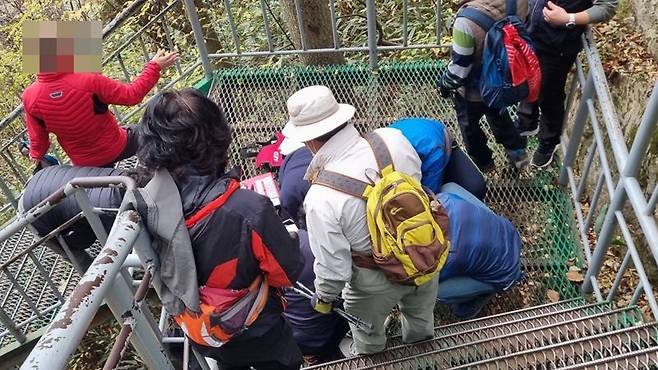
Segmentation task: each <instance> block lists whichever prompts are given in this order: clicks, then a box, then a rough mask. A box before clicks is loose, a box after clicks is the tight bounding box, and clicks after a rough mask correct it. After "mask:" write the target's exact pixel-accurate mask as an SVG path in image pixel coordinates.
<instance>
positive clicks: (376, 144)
mask: <svg viewBox="0 0 658 370" xmlns="http://www.w3.org/2000/svg"><path fill="white" fill-rule="evenodd" d="M366 140H367V141H368V144H370V148H372V152H373V153H374V154H375V160H376V161H377V166H378V167H379V171H381V172H382V174H385V173H387V172H392V171H395V165H393V157H391V152H389V150H388V146H386V142H384V139H382V137H381V136H379V135H377V134H376V133H374V132H371V133H369V134H367V135H366Z"/></svg>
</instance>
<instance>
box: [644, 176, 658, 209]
mask: <svg viewBox="0 0 658 370" xmlns="http://www.w3.org/2000/svg"><path fill="white" fill-rule="evenodd" d="M656 203H658V184H656V187H654V188H653V193H652V194H651V199H649V202H648V203H647V211H646V212H645V213H646V215H647V216H651V214H652V213H653V212H654V211H655V210H656Z"/></svg>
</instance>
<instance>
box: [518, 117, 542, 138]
mask: <svg viewBox="0 0 658 370" xmlns="http://www.w3.org/2000/svg"><path fill="white" fill-rule="evenodd" d="M514 128H516V131H517V132H518V133H519V135H521V136H534V135H537V133H538V132H539V123H538V122H533V123H530V124H527V123H522V122H521V120H520V119H518V118H517V119H516V120H514Z"/></svg>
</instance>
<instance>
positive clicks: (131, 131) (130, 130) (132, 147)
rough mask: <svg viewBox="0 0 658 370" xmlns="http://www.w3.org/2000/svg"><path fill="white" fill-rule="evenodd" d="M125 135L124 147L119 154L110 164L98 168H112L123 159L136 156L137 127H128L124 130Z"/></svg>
mask: <svg viewBox="0 0 658 370" xmlns="http://www.w3.org/2000/svg"><path fill="white" fill-rule="evenodd" d="M125 130H126V134H127V136H128V138H127V140H126V146H125V147H123V150H122V151H121V154H119V156H118V157H116V158H115V159H114V160H113V161H112V162H110V163H108V164H106V165H104V166H100V167H114V165H115V164H116V163H117V162H120V161H122V160H124V159H127V158H130V157H132V156H134V155H135V154H137V149H138V148H139V137H138V136H137V125H133V126H128V127H126V128H125Z"/></svg>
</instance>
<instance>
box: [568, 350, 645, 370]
mask: <svg viewBox="0 0 658 370" xmlns="http://www.w3.org/2000/svg"><path fill="white" fill-rule="evenodd" d="M603 369H606V370H613V369H615V370H617V369H618V370H629V369H638V370H640V369H641V370H656V369H658V347H651V348H645V349H642V350H638V351H634V352H629V353H624V354H623V355H618V356H612V357H607V358H602V359H600V360H596V361H591V362H586V363H583V364H577V365H572V366H567V367H561V368H560V370H603Z"/></svg>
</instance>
